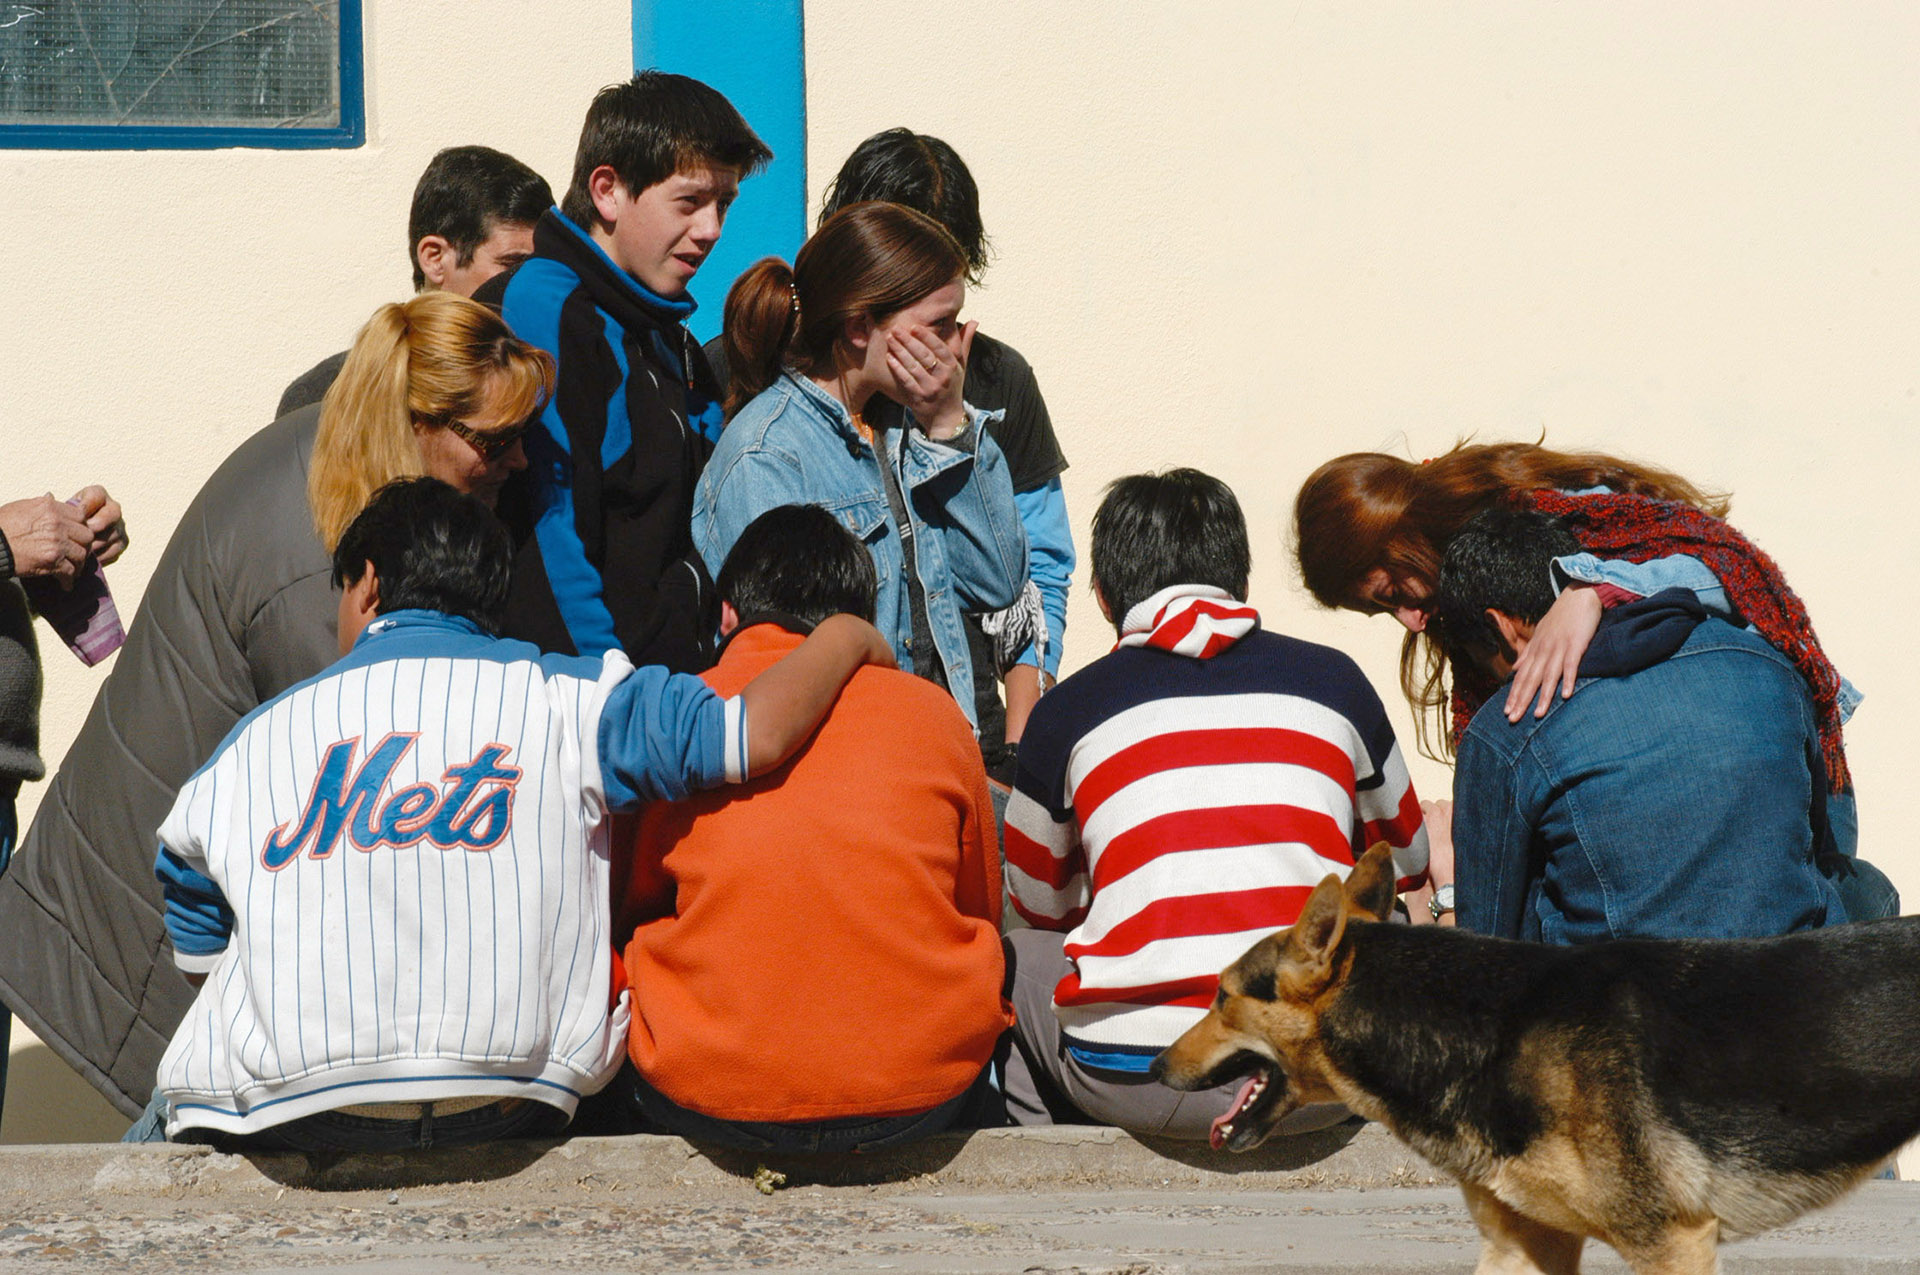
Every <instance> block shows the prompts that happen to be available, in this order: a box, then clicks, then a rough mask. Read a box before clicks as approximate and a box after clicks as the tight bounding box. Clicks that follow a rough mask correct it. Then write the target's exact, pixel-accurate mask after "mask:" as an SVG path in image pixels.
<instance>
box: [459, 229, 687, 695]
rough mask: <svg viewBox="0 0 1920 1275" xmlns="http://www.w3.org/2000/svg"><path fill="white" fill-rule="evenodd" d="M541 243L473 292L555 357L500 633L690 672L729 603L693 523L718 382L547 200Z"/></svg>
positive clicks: (633, 284)
mask: <svg viewBox="0 0 1920 1275" xmlns="http://www.w3.org/2000/svg"><path fill="white" fill-rule="evenodd" d="M533 244H534V254H533V256H531V257H529V258H528V259H527V260H526V261H525V262H524V263H523V264H521V265H520V267H519V268H518V269H516V270H514V271H513V272H512V274H510V275H505V276H501V277H499V278H496V279H493V280H490V281H489V282H488V283H487V284H485V285H484V286H482V288H481V289H480V291H479V292H478V293H477V294H476V296H475V299H476V300H479V301H482V302H485V303H487V304H489V305H492V306H495V307H497V308H498V309H499V310H500V313H501V316H502V317H503V318H505V319H506V321H507V325H508V326H509V327H511V328H512V329H513V331H514V334H515V335H516V336H518V337H519V338H520V339H521V340H523V341H526V342H528V343H529V344H532V345H536V346H538V347H540V348H541V349H543V350H546V351H547V352H548V353H550V354H552V355H553V356H554V358H555V360H556V361H557V362H558V363H559V381H558V386H557V388H556V390H555V392H554V396H553V401H552V402H550V403H548V404H547V407H546V410H545V412H544V413H543V414H542V416H541V421H542V424H543V425H544V426H545V429H544V430H535V431H533V432H532V433H531V434H529V435H528V436H527V460H528V462H529V468H528V470H527V472H526V473H525V474H520V475H516V476H515V478H514V480H513V481H512V482H511V483H509V484H508V486H507V489H506V491H505V492H503V493H502V495H501V500H500V513H501V517H502V518H504V519H505V520H506V521H507V523H508V525H509V526H510V527H512V528H513V531H514V535H515V538H516V541H517V543H518V546H519V548H518V551H517V554H516V556H515V559H514V574H513V589H512V593H511V595H510V597H509V600H508V605H507V620H506V625H505V633H506V634H507V635H508V636H511V637H517V638H521V639H523V640H525V641H529V642H533V643H535V644H536V645H538V646H539V647H540V648H541V649H542V650H547V651H557V652H561V653H565V654H575V655H589V656H597V655H601V654H603V653H605V652H606V651H607V650H608V649H609V648H612V647H619V648H621V649H622V650H624V651H625V652H626V654H627V657H628V658H629V659H631V660H632V661H633V662H634V663H635V664H636V665H646V664H664V665H665V666H667V667H668V668H670V669H673V670H675V671H677V672H686V673H693V672H699V671H700V670H702V669H705V668H707V667H709V666H710V665H711V664H712V663H713V656H714V648H713V642H714V634H715V632H716V631H717V629H718V627H719V624H718V620H719V603H718V600H717V599H716V597H715V595H714V589H713V582H712V581H711V580H710V579H709V578H708V576H707V572H706V568H705V567H704V566H703V565H702V563H701V561H700V555H699V554H698V553H697V552H695V551H694V547H693V539H692V536H691V533H690V531H689V527H690V525H691V521H692V512H693V488H694V484H695V483H696V482H697V481H698V480H699V478H700V471H701V469H702V468H704V466H705V465H706V461H707V457H708V455H709V454H711V453H712V451H713V443H714V440H715V439H716V438H718V437H719V435H720V426H721V424H722V420H723V416H722V413H721V407H720V386H719V384H718V382H717V381H716V380H715V379H714V375H713V372H712V370H711V368H709V367H708V365H707V360H706V356H705V355H704V354H702V353H701V350H700V346H699V344H698V343H697V342H696V341H694V340H693V338H692V337H691V336H690V335H689V334H688V332H687V330H686V328H685V326H683V325H684V323H685V321H686V319H687V317H688V316H689V315H691V314H692V313H693V309H694V302H693V300H692V299H691V298H682V299H680V300H677V301H669V300H666V299H664V298H662V297H658V296H655V295H654V294H653V293H652V292H650V291H648V290H647V289H646V288H645V287H643V286H642V285H641V284H640V283H639V282H638V281H637V280H636V279H634V277H633V276H632V275H629V274H628V273H627V272H626V271H624V270H622V269H620V268H619V267H618V266H616V265H615V264H614V263H613V260H612V258H610V257H608V256H607V254H606V253H605V252H604V251H602V250H601V248H600V246H599V245H598V244H596V243H594V242H593V240H592V239H591V238H590V237H588V235H587V233H586V232H585V231H583V230H582V229H580V228H579V227H578V226H576V225H574V224H573V222H571V221H569V220H568V219H567V218H566V217H565V216H563V215H562V214H561V213H560V211H559V210H558V209H548V210H547V212H546V213H545V215H543V216H542V217H541V219H540V221H539V223H538V225H536V226H535V228H534V235H533Z"/></svg>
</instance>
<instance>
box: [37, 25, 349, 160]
mask: <svg viewBox="0 0 1920 1275" xmlns="http://www.w3.org/2000/svg"><path fill="white" fill-rule="evenodd" d="M360 4H361V0H0V147H30V146H37V147H62V148H84V149H153V148H169V147H186V148H206V147H216V146H262V147H325V146H335V147H338V146H358V145H360V144H361V143H362V142H363V141H365V139H366V112H365V106H364V101H363V88H362V74H361V37H360Z"/></svg>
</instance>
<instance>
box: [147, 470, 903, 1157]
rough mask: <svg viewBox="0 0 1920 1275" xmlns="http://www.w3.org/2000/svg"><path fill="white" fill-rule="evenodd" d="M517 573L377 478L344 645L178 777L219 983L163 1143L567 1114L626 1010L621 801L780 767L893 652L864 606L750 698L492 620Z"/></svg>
mask: <svg viewBox="0 0 1920 1275" xmlns="http://www.w3.org/2000/svg"><path fill="white" fill-rule="evenodd" d="M510 566H511V545H510V543H509V541H508V537H507V535H506V532H505V531H504V529H503V528H501V527H500V525H499V524H498V523H497V522H495V521H494V519H493V516H492V514H491V513H490V512H489V511H488V510H487V508H486V506H484V505H482V504H481V503H480V502H479V501H477V500H474V499H473V498H471V497H468V496H463V495H460V494H459V493H457V492H455V491H454V490H453V489H452V488H450V487H448V486H446V485H445V484H443V483H440V482H438V481H437V480H434V479H431V478H421V479H408V480H403V481H401V482H399V483H394V484H391V485H389V486H388V487H386V488H384V489H383V490H382V491H381V492H380V493H379V494H378V495H377V496H376V497H375V498H374V500H373V502H372V503H371V504H370V505H368V507H367V509H366V510H365V511H364V512H363V513H362V514H361V515H360V516H359V517H358V518H357V519H355V520H354V522H353V524H352V525H351V526H350V527H349V528H348V529H347V532H346V534H345V535H344V536H343V537H342V538H341V541H340V544H339V547H338V549H337V550H336V551H335V553H334V559H333V573H334V579H335V582H336V584H338V585H340V586H342V587H343V593H342V596H341V601H340V637H341V646H342V648H343V650H344V652H345V653H344V655H343V658H342V659H341V660H340V661H339V662H338V663H336V664H334V665H333V666H332V667H330V668H329V669H328V670H327V671H326V672H325V673H323V674H322V675H321V676H319V677H317V678H315V679H312V680H311V681H308V682H305V683H302V684H300V685H299V686H296V687H294V688H292V689H291V690H288V691H287V692H285V693H284V694H282V695H280V696H278V697H276V698H274V699H272V700H270V701H268V702H267V703H266V704H263V705H262V706H261V707H260V708H258V709H256V710H255V711H254V712H253V713H251V714H249V715H248V716H247V717H246V718H245V719H243V720H242V721H241V723H240V724H239V725H238V726H237V727H235V729H234V731H233V733H232V734H231V735H230V736H228V738H227V741H226V742H225V743H224V744H223V745H222V746H221V748H220V750H219V751H218V752H217V753H216V754H215V755H214V757H213V758H212V759H211V760H210V761H208V762H207V764H206V765H205V766H203V767H202V768H201V770H200V771H199V772H198V773H197V774H196V775H195V776H194V777H193V778H192V779H191V780H189V781H188V783H187V784H186V786H185V787H184V788H182V790H181V792H180V796H179V799H178V801H177V802H176V803H175V805H174V807H173V810H172V812H171V813H170V814H169V815H168V817H167V819H166V821H165V822H164V823H163V824H162V825H161V828H160V854H159V858H158V862H157V863H156V865H155V872H156V873H157V875H158V876H159V878H160V880H161V882H162V884H163V886H164V887H165V890H164V892H165V896H166V924H167V931H168V934H169V936H170V937H171V939H172V943H173V948H174V953H175V962H176V964H178V965H179V966H180V968H181V969H182V970H184V971H186V972H187V973H188V974H189V975H190V976H191V975H198V976H201V977H202V978H204V982H203V983H202V984H201V986H200V989H199V993H198V995H197V997H196V998H195V1000H194V1003H193V1005H192V1007H191V1008H190V1009H189V1010H188V1012H187V1015H186V1018H185V1020H184V1022H183V1023H182V1024H181V1026H180V1028H179V1030H178V1031H177V1032H176V1033H175V1034H174V1037H173V1040H172V1043H171V1044H170V1045H169V1046H168V1048H167V1051H166V1054H165V1055H164V1057H163V1058H162V1060H161V1063H160V1067H159V1076H158V1086H157V1089H156V1094H157V1095H158V1096H159V1098H160V1100H161V1103H163V1104H164V1106H165V1109H166V1114H167V1131H168V1132H169V1133H170V1134H175V1135H178V1134H180V1133H182V1132H183V1131H186V1130H189V1129H191V1130H197V1131H203V1132H211V1133H213V1134H215V1135H224V1136H227V1137H234V1138H239V1139H242V1140H243V1142H244V1144H245V1145H249V1146H254V1147H261V1148H272V1147H282V1148H289V1149H294V1150H307V1151H313V1150H355V1149H361V1150H385V1149H392V1148H396V1147H404V1146H426V1145H432V1144H435V1143H440V1144H445V1143H448V1142H453V1141H480V1140H482V1139H487V1138H494V1137H501V1136H506V1135H509V1134H526V1133H537V1132H543V1131H551V1130H553V1129H556V1128H558V1127H559V1126H561V1125H564V1124H565V1123H566V1121H567V1119H568V1117H570V1116H571V1115H572V1113H573V1110H574V1107H575V1105H576V1104H577V1103H578V1102H579V1100H580V1098H581V1097H582V1096H583V1095H585V1094H590V1093H592V1092H594V1091H595V1090H597V1089H599V1088H600V1087H601V1086H603V1085H605V1084H606V1082H607V1081H608V1080H609V1079H610V1078H611V1077H612V1075H613V1073H614V1071H615V1070H616V1069H617V1068H618V1066H619V1063H620V1058H621V1053H622V1044H623V1042H624V1039H625V1035H626V1028H627V1014H628V994H627V992H626V990H625V989H624V987H622V986H621V983H622V980H621V979H620V977H619V973H620V968H619V963H618V960H617V957H616V954H615V953H614V951H613V949H612V948H611V946H610V937H611V930H610V918H609V913H608V866H607V865H608V855H607V836H608V831H607V828H608V821H607V815H608V812H609V811H617V810H622V809H633V808H636V807H638V806H641V805H644V804H645V803H647V802H650V801H655V800H660V799H675V798H680V797H684V796H686V795H687V794H688V793H689V792H691V791H694V790H697V789H702V788H708V787H713V786H715V785H719V784H722V783H738V782H741V781H742V780H744V779H745V778H747V777H748V776H749V775H753V774H760V773H764V772H766V771H768V770H770V769H772V768H773V767H775V766H777V765H779V764H780V762H781V761H783V760H784V759H785V758H786V757H787V756H788V755H790V754H791V753H792V752H793V750H794V749H795V748H796V747H798V746H799V745H800V744H801V743H802V742H803V741H804V740H805V739H806V737H807V736H808V735H809V734H811V733H812V731H813V728H814V726H815V725H816V724H817V723H818V722H819V721H820V719H821V718H822V717H823V716H824V715H825V714H826V711H827V709H828V707H829V706H830V705H831V704H832V703H833V700H834V698H835V696H836V695H837V694H838V693H839V689H840V686H841V685H842V684H843V683H844V682H845V681H846V679H847V678H848V677H850V676H851V675H852V674H853V672H854V670H855V669H856V668H857V667H858V666H859V665H860V664H861V663H862V662H864V661H867V660H871V659H875V658H880V659H885V658H887V656H886V644H885V642H884V641H883V640H882V639H881V638H880V636H879V634H878V633H877V632H876V631H875V630H874V629H873V626H872V625H871V624H869V623H867V622H866V621H863V620H860V619H858V618H856V617H854V616H849V615H835V616H832V617H828V618H825V619H823V621H822V623H821V624H819V625H818V626H817V627H816V628H815V629H814V631H813V634H812V635H811V636H810V637H809V638H808V639H807V640H806V641H805V642H804V643H796V644H794V645H793V647H792V648H790V651H789V653H787V655H786V658H785V659H782V660H780V661H779V662H777V663H774V662H769V664H768V666H767V667H766V668H765V669H764V671H762V672H760V674H759V676H758V677H756V678H755V679H753V680H752V681H751V682H747V683H744V684H743V685H741V686H739V687H737V688H734V689H735V690H736V692H737V693H736V694H735V695H734V696H733V697H732V698H722V697H721V696H719V695H716V694H715V693H714V692H713V691H711V690H710V689H708V687H707V686H706V685H705V684H704V683H702V682H701V681H700V680H699V679H698V678H694V677H688V676H685V675H681V674H674V673H669V672H667V671H666V670H665V669H661V668H652V667H650V668H641V669H635V668H634V667H633V666H632V665H630V664H629V663H628V662H627V660H626V658H625V657H624V656H622V655H621V654H620V653H619V652H618V651H614V652H610V653H609V654H608V655H607V656H606V657H605V658H604V659H601V658H591V659H589V658H584V657H573V656H553V655H542V654H541V653H540V652H539V651H537V650H536V649H535V648H533V647H531V646H528V645H527V644H525V643H521V642H513V641H508V640H505V639H501V638H496V637H494V636H492V631H493V629H494V628H495V626H496V625H497V623H498V620H499V617H500V613H501V611H502V608H503V606H504V604H505V601H506V596H507V581H508V574H509V571H510ZM610 1008H611V1014H610V1013H609V1009H610ZM348 1104H351V1105H350V1107H348ZM156 1105H159V1104H156ZM343 1107H344V1108H346V1109H344V1110H343ZM150 1114H151V1112H150Z"/></svg>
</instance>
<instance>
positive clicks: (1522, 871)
mask: <svg viewBox="0 0 1920 1275" xmlns="http://www.w3.org/2000/svg"><path fill="white" fill-rule="evenodd" d="M1497 702H1498V701H1497V700H1493V701H1489V702H1488V704H1487V709H1489V710H1491V709H1492V708H1493V706H1494V704H1495V703H1497ZM1531 843H1532V830H1531V828H1529V827H1528V825H1527V823H1526V821H1525V819H1524V818H1522V817H1521V814H1520V809H1519V802H1518V794H1517V793H1516V791H1515V778H1514V768H1513V765H1512V764H1511V763H1510V762H1509V761H1508V760H1507V759H1506V758H1503V757H1501V756H1500V755H1499V754H1498V753H1497V751H1496V750H1495V749H1493V748H1492V747H1490V746H1489V745H1487V744H1486V743H1485V742H1483V741H1481V740H1478V739H1476V738H1474V735H1473V732H1472V731H1471V730H1469V731H1468V732H1467V735H1466V737H1465V738H1464V739H1462V740H1461V741H1460V751H1459V754H1458V755H1457V757H1456V758H1455V769H1454V780H1453V879H1454V906H1455V909H1456V913H1455V920H1456V922H1457V923H1458V924H1459V926H1460V928H1461V929H1463V930H1473V931H1474V932H1476V933H1479V934H1491V935H1494V936H1495V937H1497V938H1506V939H1517V938H1520V937H1521V935H1522V930H1523V926H1524V924H1525V916H1526V905H1527V889H1528V885H1529V880H1528V874H1529V872H1530V870H1531V864H1530V862H1529V850H1530V848H1531Z"/></svg>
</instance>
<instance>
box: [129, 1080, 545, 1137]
mask: <svg viewBox="0 0 1920 1275" xmlns="http://www.w3.org/2000/svg"><path fill="white" fill-rule="evenodd" d="M566 1127H567V1113H566V1112H564V1111H562V1110H560V1109H559V1108H558V1107H550V1106H548V1105H547V1104H546V1103H544V1102H534V1101H532V1100H531V1099H528V1100H524V1101H521V1102H520V1103H518V1104H516V1105H515V1106H514V1107H513V1108H512V1109H511V1110H508V1111H502V1110H500V1106H499V1104H498V1103H494V1104H492V1105H490V1106H485V1107H476V1108H474V1109H473V1110H472V1111H462V1112H460V1113H458V1114H457V1115H451V1116H433V1115H423V1116H421V1117H420V1118H419V1119H417V1120H386V1119H380V1118H377V1117H373V1116H350V1115H348V1114H346V1113H345V1112H341V1111H322V1112H319V1113H317V1114H315V1115H311V1116H302V1117H301V1118H300V1119H298V1120H289V1121H287V1122H286V1123H285V1124H279V1125H275V1126H273V1127H272V1128H271V1129H262V1130H260V1131H259V1132H258V1133H221V1132H218V1131H217V1130H213V1129H191V1128H190V1129H183V1130H182V1131H181V1133H180V1137H179V1139H178V1141H181V1142H197V1143H203V1144H205V1145H208V1146H213V1147H218V1148H219V1149H220V1150H222V1151H408V1150H412V1149H414V1148H425V1147H461V1146H467V1145H469V1144H471V1143H475V1142H498V1141H499V1140H500V1139H502V1138H546V1137H551V1136H553V1135H555V1134H557V1133H559V1132H560V1131H561V1130H562V1129H564V1128H566ZM166 1140H167V1100H166V1098H165V1097H163V1096H162V1095H161V1093H160V1091H159V1090H158V1089H156V1090H154V1091H153V1097H152V1099H150V1100H149V1101H148V1103H147V1109H146V1110H145V1111H144V1112H142V1113H141V1115H140V1118H139V1119H138V1120H136V1121H134V1122H133V1127H132V1128H130V1129H128V1130H127V1131H126V1133H125V1134H123V1135H122V1136H121V1138H120V1141H122V1142H165V1141H166Z"/></svg>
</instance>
